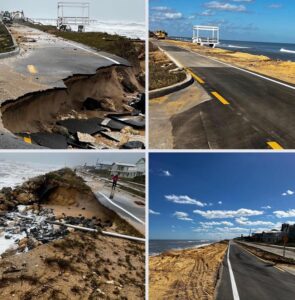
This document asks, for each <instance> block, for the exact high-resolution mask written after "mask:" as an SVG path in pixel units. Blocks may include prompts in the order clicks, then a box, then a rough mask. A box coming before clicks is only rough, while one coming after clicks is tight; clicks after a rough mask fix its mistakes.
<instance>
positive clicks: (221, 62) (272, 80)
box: [179, 47, 295, 90]
mask: <svg viewBox="0 0 295 300" xmlns="http://www.w3.org/2000/svg"><path fill="white" fill-rule="evenodd" d="M179 48H183V47H179ZM183 49H185V50H187V49H186V48H183ZM189 52H191V53H194V54H197V55H199V56H202V57H204V58H207V59H210V60H213V61H215V62H218V63H220V64H223V65H225V66H228V67H231V68H234V69H237V70H240V71H243V72H246V73H248V74H252V75H254V76H256V77H260V78H262V79H265V80H268V81H271V82H274V83H277V84H280V85H282V86H285V87H287V88H290V89H292V90H295V86H292V85H289V84H286V83H283V82H280V81H277V80H275V79H271V78H268V77H266V76H263V75H259V74H256V73H254V72H251V71H248V70H245V69H243V68H239V67H236V66H232V65H230V64H227V63H225V62H223V61H220V60H218V59H215V58H212V57H208V56H206V55H202V54H199V53H197V52H194V51H192V50H189Z"/></svg>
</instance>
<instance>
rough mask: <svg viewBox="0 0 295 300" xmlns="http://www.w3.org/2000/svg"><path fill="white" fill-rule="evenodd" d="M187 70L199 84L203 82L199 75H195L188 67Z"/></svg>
mask: <svg viewBox="0 0 295 300" xmlns="http://www.w3.org/2000/svg"><path fill="white" fill-rule="evenodd" d="M187 71H188V72H189V73H190V74H191V75H192V77H193V78H194V79H195V80H196V81H198V82H199V83H200V84H204V83H205V81H204V80H203V79H202V78H201V77H199V76H197V75H196V74H195V73H193V71H191V70H190V69H187Z"/></svg>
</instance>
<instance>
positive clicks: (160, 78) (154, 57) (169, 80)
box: [149, 43, 186, 91]
mask: <svg viewBox="0 0 295 300" xmlns="http://www.w3.org/2000/svg"><path fill="white" fill-rule="evenodd" d="M149 57H150V59H149V73H150V84H149V85H150V86H149V89H150V91H152V90H156V89H159V88H163V87H167V86H170V85H173V84H176V83H178V82H181V81H183V80H185V78H186V74H185V72H184V71H182V72H169V71H171V70H173V69H175V68H177V67H176V65H175V64H173V63H171V61H170V60H169V59H168V57H166V55H165V54H164V53H163V52H161V51H160V50H159V49H158V48H157V47H155V46H154V45H153V44H152V43H150V55H149Z"/></svg>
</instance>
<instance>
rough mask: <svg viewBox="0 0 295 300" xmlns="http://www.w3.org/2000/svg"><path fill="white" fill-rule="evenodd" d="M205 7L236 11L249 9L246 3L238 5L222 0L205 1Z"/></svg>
mask: <svg viewBox="0 0 295 300" xmlns="http://www.w3.org/2000/svg"><path fill="white" fill-rule="evenodd" d="M205 7H207V8H209V9H216V10H222V11H236V12H245V11H246V10H247V9H246V7H245V5H242V4H240V5H236V4H231V3H225V2H220V1H210V2H207V3H205Z"/></svg>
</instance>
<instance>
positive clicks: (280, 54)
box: [171, 37, 295, 61]
mask: <svg viewBox="0 0 295 300" xmlns="http://www.w3.org/2000/svg"><path fill="white" fill-rule="evenodd" d="M171 38H172V39H173V37H171ZM174 38H176V39H182V40H185V41H189V42H191V38H187V37H184V38H181V37H180V38H179V37H174ZM217 48H221V49H225V50H232V51H239V52H245V53H250V54H255V55H265V56H267V57H269V58H271V59H275V60H283V61H295V44H283V43H262V42H245V41H231V40H220V44H219V45H218V46H217Z"/></svg>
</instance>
